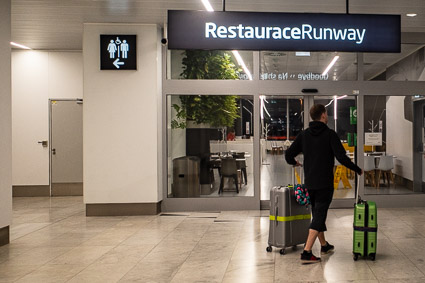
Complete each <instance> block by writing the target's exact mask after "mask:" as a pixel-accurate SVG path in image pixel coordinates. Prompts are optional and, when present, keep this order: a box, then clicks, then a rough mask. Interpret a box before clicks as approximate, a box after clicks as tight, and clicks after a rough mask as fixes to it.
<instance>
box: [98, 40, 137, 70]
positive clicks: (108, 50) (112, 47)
mask: <svg viewBox="0 0 425 283" xmlns="http://www.w3.org/2000/svg"><path fill="white" fill-rule="evenodd" d="M136 42H137V36H136V35H124V34H101V35H100V69H101V70H137V53H136V50H137V46H136Z"/></svg>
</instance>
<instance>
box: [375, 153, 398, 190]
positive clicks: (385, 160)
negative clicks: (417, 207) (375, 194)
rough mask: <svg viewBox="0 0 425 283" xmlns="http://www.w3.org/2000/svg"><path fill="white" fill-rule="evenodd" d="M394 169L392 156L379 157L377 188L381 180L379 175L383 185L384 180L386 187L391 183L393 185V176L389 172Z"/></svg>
mask: <svg viewBox="0 0 425 283" xmlns="http://www.w3.org/2000/svg"><path fill="white" fill-rule="evenodd" d="M393 168H394V157H393V156H392V155H382V156H380V157H379V164H378V168H376V169H377V171H378V188H379V183H380V180H381V175H382V178H383V181H384V184H385V179H387V182H388V186H390V184H391V182H390V180H391V181H392V182H393V183H394V175H393V172H392V171H391V170H392V169H393Z"/></svg>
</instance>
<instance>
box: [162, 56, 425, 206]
mask: <svg viewBox="0 0 425 283" xmlns="http://www.w3.org/2000/svg"><path fill="white" fill-rule="evenodd" d="M202 52H203V53H202V54H201V55H202V56H201V57H200V58H212V59H214V60H218V59H219V60H221V62H223V64H227V66H234V67H232V68H235V69H234V70H236V71H237V72H236V71H235V73H231V76H230V75H229V79H220V78H219V77H217V76H216V75H215V76H211V75H210V76H209V77H208V78H203V79H196V78H192V79H188V78H189V74H187V76H186V77H185V76H184V74H186V73H185V71H184V70H187V68H185V64H186V65H187V64H188V62H192V61H189V60H188V58H189V56H192V57H193V56H195V55H197V53H196V54H192V53H190V52H185V51H176V50H173V51H172V52H171V51H169V50H166V48H165V49H164V53H163V56H164V57H163V62H164V65H163V78H164V79H163V96H162V107H163V108H162V109H163V111H162V113H163V116H162V120H163V132H162V136H163V151H162V152H163V153H164V154H163V155H162V157H163V158H162V170H163V172H164V174H162V176H163V179H162V183H163V186H162V188H163V199H162V210H163V211H199V210H204V211H217V210H249V209H253V210H257V209H260V208H263V209H266V208H267V207H268V206H269V200H268V198H269V192H270V189H271V188H272V187H273V186H275V185H287V184H288V183H292V182H293V179H295V180H297V181H298V178H300V181H301V178H302V176H301V175H302V174H301V172H300V171H298V172H297V174H295V173H294V172H293V171H292V170H293V169H292V167H291V166H288V165H287V164H286V162H285V160H284V151H285V149H286V148H287V147H288V146H289V145H290V144H291V142H292V141H293V140H294V138H295V137H296V135H297V134H298V133H299V132H300V131H301V130H302V129H304V128H306V127H308V123H309V117H308V115H307V113H308V110H309V108H310V107H311V106H312V105H313V104H314V103H321V104H324V105H326V106H327V109H328V114H329V123H328V126H329V127H330V128H331V129H334V130H335V131H336V132H337V134H338V136H339V138H340V140H341V142H342V143H343V145H344V147H345V149H346V152H347V155H348V156H349V157H350V158H351V159H352V160H353V161H354V162H355V163H357V164H358V165H359V166H360V167H361V168H364V167H365V166H366V165H365V159H367V158H366V156H368V155H370V153H369V152H368V150H369V147H368V145H366V140H365V138H366V136H367V135H366V133H368V132H371V131H370V129H369V126H368V123H369V122H370V121H371V120H373V121H374V122H373V123H374V127H375V125H378V126H376V127H377V128H376V129H374V131H378V128H379V120H383V123H384V124H382V125H383V132H385V134H384V135H386V136H385V137H386V138H384V140H383V142H384V145H385V146H386V152H387V153H388V154H389V155H390V154H391V155H393V156H396V157H397V158H395V159H394V168H393V169H392V173H393V176H394V177H395V180H396V182H395V183H394V182H392V183H391V185H390V186H388V185H387V184H386V183H384V182H383V178H382V175H383V172H384V171H383V170H381V168H380V169H379V170H380V171H379V170H378V168H377V167H376V168H375V167H374V168H372V169H371V172H372V173H373V172H374V173H375V178H377V176H378V174H379V172H381V173H382V175H381V179H380V180H381V183H380V186H379V188H378V187H373V186H372V187H371V186H369V184H370V183H369V179H367V177H368V176H369V175H370V174H365V175H364V176H362V177H361V179H360V184H359V193H360V195H361V196H364V195H366V198H367V199H370V200H372V201H376V202H377V203H378V204H379V205H380V206H392V207H394V206H403V205H405V204H406V203H413V204H416V205H421V204H423V203H425V194H422V193H421V192H422V191H420V190H419V191H417V192H416V191H415V189H414V190H411V191H409V193H404V194H399V193H397V192H398V189H400V188H410V186H411V187H412V188H417V187H418V188H419V187H421V186H422V183H423V181H422V180H423V175H424V174H423V173H422V169H418V168H419V167H417V166H415V165H414V164H416V162H419V161H418V160H419V158H421V159H420V162H422V158H423V150H422V151H421V150H419V149H418V145H419V144H420V145H422V147H421V148H420V149H423V144H422V143H423V141H422V137H423V136H424V134H423V130H422V129H423V123H424V122H423V120H424V119H423V117H419V116H420V115H423V114H418V113H419V112H417V111H415V112H414V113H415V114H414V115H413V112H412V111H410V112H409V111H407V109H409V107H412V108H413V104H412V103H413V101H414V100H415V96H413V95H412V94H418V93H420V92H419V91H418V90H420V89H425V83H424V82H406V81H403V82H395V81H386V82H374V81H363V78H366V77H369V73H366V71H368V70H369V68H365V65H364V64H363V56H362V54H353V53H348V54H340V55H341V56H342V57H341V58H340V61H338V62H340V63H337V64H336V65H335V66H337V68H336V67H335V70H333V71H332V76H330V75H329V78H328V80H326V81H325V80H321V81H317V80H300V79H298V78H301V79H302V78H304V77H303V76H301V77H300V76H292V75H291V74H292V73H294V72H297V73H299V72H302V71H305V70H307V71H310V70H313V69H314V70H315V71H314V72H315V73H319V72H320V70H321V69H322V67H323V65H325V66H326V65H327V64H328V63H329V61H330V60H331V59H332V58H335V56H334V54H333V53H332V54H331V53H329V54H328V53H319V54H316V53H314V54H311V57H310V59H308V60H307V59H300V58H301V57H299V56H298V57H297V56H296V54H295V53H294V54H292V53H282V52H248V51H244V52H239V53H236V52H233V51H217V52H207V51H202ZM167 54H168V56H167ZM236 54H239V55H238V56H240V57H237V56H236ZM196 58H198V57H196ZM196 58H192V59H193V62H198V59H196ZM220 58H221V59H220ZM237 58H239V60H240V59H241V58H242V59H243V62H244V65H245V67H244V68H242V67H240V65H238V64H239V62H238V60H237ZM192 59H191V60H192ZM195 59H196V60H195ZM212 59H211V60H212ZM343 59H344V60H343ZM368 60H370V59H368ZM304 61H305V62H304ZM211 62H212V61H211ZM211 62H209V61H207V62H206V63H207V64H210V63H211ZM214 62H215V61H214ZM232 62H233V63H232ZM303 62H304V63H303ZM314 62H316V63H315V64H313V63H314ZM325 62H327V64H326V63H325ZM353 62H355V64H354V63H353ZM232 64H233V65H232ZM338 64H339V65H338ZM182 70H183V73H182ZM339 70H342V71H341V75H340V76H339ZM373 71H374V72H375V71H376V70H373ZM371 72H372V71H371ZM182 74H183V75H182ZM279 74H280V76H279ZM230 77H231V78H230ZM420 94H421V93H420ZM375 96H376V97H378V100H376V99H375V98H374V97H375ZM376 101H377V102H376ZM380 103H383V104H382V105H380ZM418 103H419V102H417V103H416V104H415V107H416V108H418V109H419V108H420V105H419V104H418ZM195 105H197V106H196V107H193V106H195ZM219 105H221V106H219ZM375 105H376V108H375V109H374V108H373V107H374V106H375ZM409 105H410V106H409ZM378 106H379V107H378ZM382 107H383V108H382ZM378 108H379V109H378ZM381 108H382V109H381ZM384 108H385V109H386V111H384V112H383V114H382V110H383V109H384ZM405 109H406V110H405ZM186 110H188V111H189V112H185V111H186ZM357 113H358V115H357ZM371 113H373V117H369V116H368V115H369V114H371ZM409 113H410V114H409ZM421 113H423V112H421ZM381 114H382V116H381ZM406 115H407V116H409V115H413V117H414V119H410V120H409V118H408V117H407V116H406ZM415 115H416V116H418V117H416V116H415ZM188 116H191V118H190V119H187V118H188ZM375 116H376V117H375ZM383 117H385V119H383ZM406 117H407V118H406ZM190 120H197V121H198V122H195V123H194V122H193V121H190ZM206 120H208V121H209V122H208V123H205V122H203V121H206ZM223 125H225V126H223ZM418 127H419V128H420V129H421V131H416V130H415V131H414V130H413V129H418ZM408 129H409V130H408ZM409 131H410V132H409ZM397 132H399V134H397ZM401 132H403V135H402V136H400V133H401ZM413 133H415V136H413ZM388 134H390V135H388ZM414 137H415V143H416V145H415V146H414V145H413V142H412V139H413V138H414ZM395 141H397V142H396V143H394V142H395ZM399 143H400V144H399ZM407 145H409V146H407ZM375 149H376V150H375V151H377V150H378V149H379V148H377V147H375ZM381 149H382V148H381ZM413 151H415V153H413ZM365 152H366V153H365ZM409 156H410V157H409ZM413 158H415V160H416V159H417V160H416V161H414V160H413ZM383 159H384V158H383ZM232 160H233V161H232ZM414 162H415V163H414ZM231 163H234V164H233V165H231ZM229 164H230V167H231V168H233V169H232V170H229V171H227V169H229V168H230V167H229V166H228V165H229ZM223 166H224V167H226V169H225V170H224V171H223V168H224V167H223ZM413 168H415V169H413ZM420 168H423V167H420ZM334 170H335V173H336V175H337V177H336V178H335V180H334V181H335V182H334V189H335V191H334V192H335V194H334V196H335V197H334V201H333V202H332V207H352V205H353V203H354V198H355V194H356V189H357V184H356V181H357V178H356V176H355V174H354V173H353V172H351V171H350V170H347V169H345V167H343V166H341V165H340V164H338V163H335V168H334ZM414 170H415V171H414ZM387 171H388V170H387ZM191 172H192V173H191ZM193 172H195V173H193ZM232 172H233V173H232ZM409 174H411V175H409ZM388 175H390V174H388ZM413 175H414V176H415V177H414V176H413ZM293 176H294V177H293ZM222 177H223V178H222ZM222 179H223V180H222ZM397 180H398V181H397ZM417 180H420V181H419V183H418V184H416V185H415V184H413V182H416V181H417ZM394 184H396V186H395V187H394ZM404 184H405V185H406V186H405V185H404ZM410 184H411V185H410ZM406 192H407V191H406ZM418 193H419V194H418Z"/></svg>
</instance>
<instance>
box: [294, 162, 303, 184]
mask: <svg viewBox="0 0 425 283" xmlns="http://www.w3.org/2000/svg"><path fill="white" fill-rule="evenodd" d="M297 168H300V174H299V176H300V185H301V184H302V183H303V177H304V176H303V174H304V170H303V166H302V165H301V166H292V185H294V186H295V185H296V184H297V181H298V180H297V179H296V177H295V175H296V174H297Z"/></svg>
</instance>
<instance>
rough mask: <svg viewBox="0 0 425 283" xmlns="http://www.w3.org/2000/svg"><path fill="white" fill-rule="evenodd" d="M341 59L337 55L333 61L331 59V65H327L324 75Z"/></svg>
mask: <svg viewBox="0 0 425 283" xmlns="http://www.w3.org/2000/svg"><path fill="white" fill-rule="evenodd" d="M338 59H339V56H338V55H337V56H335V57H334V58H333V59H332V61H331V63H330V64H329V66H327V67H326V69H325V71H324V72H323V73H322V76H325V75H326V74H327V73H328V72H329V70H330V69H331V68H332V66H333V65H334V64H335V62H336V61H337V60H338Z"/></svg>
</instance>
